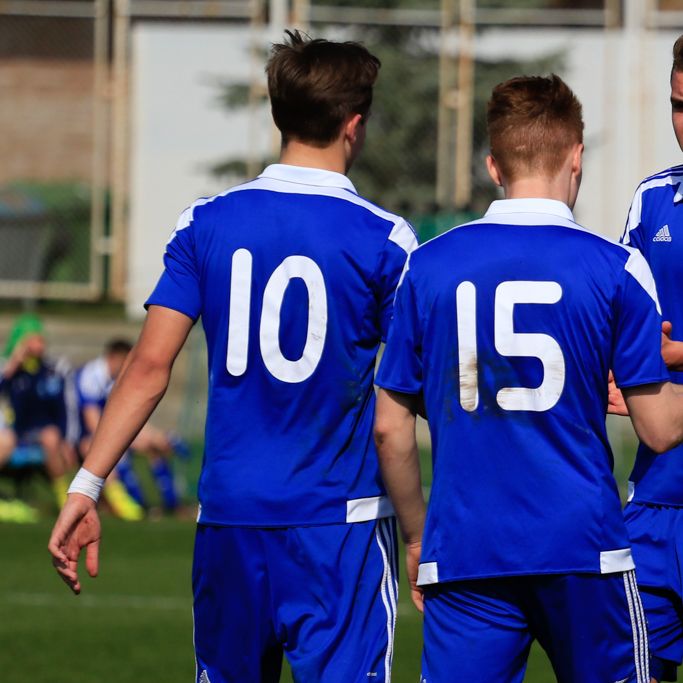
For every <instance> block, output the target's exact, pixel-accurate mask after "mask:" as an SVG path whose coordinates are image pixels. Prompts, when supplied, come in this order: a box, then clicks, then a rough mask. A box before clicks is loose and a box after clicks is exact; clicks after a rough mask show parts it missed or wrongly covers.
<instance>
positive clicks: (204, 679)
mask: <svg viewBox="0 0 683 683" xmlns="http://www.w3.org/2000/svg"><path fill="white" fill-rule="evenodd" d="M199 683H211V681H210V680H209V674H207V673H206V669H204V671H202V675H201V676H200V677H199Z"/></svg>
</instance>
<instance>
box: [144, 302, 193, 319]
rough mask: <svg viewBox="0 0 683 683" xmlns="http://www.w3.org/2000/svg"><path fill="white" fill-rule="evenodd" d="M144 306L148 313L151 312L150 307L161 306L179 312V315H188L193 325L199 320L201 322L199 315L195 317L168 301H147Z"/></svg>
mask: <svg viewBox="0 0 683 683" xmlns="http://www.w3.org/2000/svg"><path fill="white" fill-rule="evenodd" d="M143 305H144V308H145V310H146V311H148V310H149V307H150V306H161V307H162V308H170V309H171V310H172V311H177V312H178V313H182V314H183V315H186V316H187V317H188V318H189V319H190V320H191V321H192V322H193V323H196V322H197V320H199V316H198V315H194V314H193V313H191V312H190V311H188V310H186V309H183V307H182V306H178V305H177V304H170V303H168V302H166V301H155V300H154V299H148V300H147V301H145V303H144V304H143Z"/></svg>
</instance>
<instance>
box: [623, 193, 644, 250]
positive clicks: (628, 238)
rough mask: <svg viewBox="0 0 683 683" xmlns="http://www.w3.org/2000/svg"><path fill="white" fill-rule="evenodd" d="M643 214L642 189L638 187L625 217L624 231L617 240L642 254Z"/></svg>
mask: <svg viewBox="0 0 683 683" xmlns="http://www.w3.org/2000/svg"><path fill="white" fill-rule="evenodd" d="M642 216H643V191H642V189H641V188H640V187H639V188H638V189H637V190H636V193H635V195H634V196H633V200H632V201H631V206H630V207H629V210H628V216H627V217H626V225H625V227H624V232H623V234H622V236H621V239H620V240H619V241H620V242H621V243H622V244H626V245H628V246H629V247H633V248H634V249H637V250H638V251H639V252H641V254H644V253H645V252H644V246H645V241H646V240H645V227H644V226H643V222H642Z"/></svg>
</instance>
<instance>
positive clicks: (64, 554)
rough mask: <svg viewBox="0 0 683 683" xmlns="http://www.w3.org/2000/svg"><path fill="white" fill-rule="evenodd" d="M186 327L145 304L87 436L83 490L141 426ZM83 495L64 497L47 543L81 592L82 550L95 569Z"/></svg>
mask: <svg viewBox="0 0 683 683" xmlns="http://www.w3.org/2000/svg"><path fill="white" fill-rule="evenodd" d="M192 325H193V320H192V319H191V318H189V317H188V316H186V315H184V314H182V313H179V312H177V311H175V310H172V309H170V308H164V307H161V306H150V309H149V313H148V315H147V319H146V320H145V324H144V326H143V328H142V332H141V333H140V338H139V340H138V342H137V344H136V345H135V346H134V347H133V350H132V351H131V352H130V354H129V356H128V359H127V361H126V365H125V366H124V368H123V370H122V372H121V374H120V376H119V379H118V380H117V382H116V385H115V386H114V389H113V390H112V393H111V396H110V397H109V401H108V402H107V406H106V408H105V410H104V412H103V413H102V417H101V419H100V421H99V424H98V425H97V430H96V431H95V434H94V436H93V441H92V445H91V448H90V451H89V452H88V456H87V458H86V460H85V463H84V465H83V470H85V473H84V474H83V477H84V478H83V479H82V480H81V481H82V485H83V487H84V489H83V490H84V491H85V490H87V489H88V487H94V488H97V486H98V485H99V486H101V483H102V482H103V480H104V479H106V477H107V476H108V475H109V473H110V472H111V471H112V469H113V468H114V466H115V465H116V463H117V462H118V460H119V458H120V457H121V455H122V454H123V453H124V452H125V450H126V449H127V448H128V446H129V445H130V443H131V441H132V440H133V439H134V438H135V435H136V434H137V433H138V431H140V429H141V427H142V426H143V425H144V424H145V422H147V420H148V418H149V416H150V415H151V414H152V411H153V410H154V408H155V407H156V406H157V404H158V403H159V401H160V400H161V398H162V396H163V395H164V393H165V391H166V388H167V387H168V382H169V379H170V376H171V369H172V367H173V362H174V361H175V358H176V356H177V355H178V352H179V351H180V349H181V347H182V345H183V344H184V342H185V339H186V338H187V335H188V334H189V332H190V329H191V328H192ZM83 470H82V472H83ZM78 476H82V475H81V473H79V475H77V477H78ZM72 487H73V485H72ZM89 492H90V491H88V493H89ZM88 493H70V494H69V496H68V499H67V502H66V504H65V506H64V508H63V509H62V511H61V513H60V515H59V518H58V519H57V522H56V524H55V527H54V529H53V531H52V536H51V537H50V542H49V544H48V549H49V551H50V553H51V554H52V556H53V564H54V566H55V568H56V569H57V571H58V573H59V574H60V576H61V577H62V579H64V581H65V582H66V584H67V585H68V586H69V587H70V588H71V590H73V592H74V593H79V592H80V589H81V585H80V582H79V579H78V572H77V568H78V557H79V555H80V551H81V549H82V548H84V547H85V548H86V568H87V570H88V573H89V574H90V575H91V576H95V575H96V574H97V568H98V547H99V537H100V527H99V519H98V518H97V513H96V511H95V507H96V499H97V495H95V496H94V497H90V496H89V495H88Z"/></svg>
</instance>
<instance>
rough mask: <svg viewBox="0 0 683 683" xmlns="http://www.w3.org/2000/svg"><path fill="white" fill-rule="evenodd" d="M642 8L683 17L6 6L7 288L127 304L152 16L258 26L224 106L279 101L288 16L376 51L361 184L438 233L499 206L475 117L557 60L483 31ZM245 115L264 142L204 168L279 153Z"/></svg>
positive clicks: (328, 6)
mask: <svg viewBox="0 0 683 683" xmlns="http://www.w3.org/2000/svg"><path fill="white" fill-rule="evenodd" d="M636 11H637V12H638V17H639V18H638V21H640V22H642V23H643V25H644V26H646V27H647V28H649V29H658V28H672V27H680V26H683V1H682V0H623V1H622V0H572V1H571V2H570V1H569V0H478V2H475V0H348V1H347V0H329V2H328V1H326V0H312V1H311V0H0V152H1V158H2V160H3V161H2V163H1V164H0V297H5V298H8V297H11V298H61V299H66V298H72V299H82V300H89V299H96V298H98V297H100V296H102V295H105V294H106V295H108V296H110V297H112V298H114V299H123V298H124V296H125V293H126V286H127V282H128V272H127V270H128V268H130V265H129V263H128V261H127V251H128V249H129V243H130V234H129V215H130V193H131V185H132V183H133V181H132V179H131V141H132V140H136V136H137V135H139V133H140V131H139V130H135V128H134V125H133V123H132V119H131V107H132V106H133V105H134V101H132V92H133V87H132V78H131V73H132V71H131V69H132V61H131V60H132V58H133V57H134V55H133V51H134V35H135V32H136V31H137V30H138V29H139V28H140V27H141V26H145V25H160V24H161V25H171V24H172V25H180V24H183V25H184V24H185V23H186V22H193V23H194V24H196V25H202V26H203V25H205V24H210V25H225V24H230V25H235V26H241V27H243V29H244V31H248V32H250V33H249V35H250V36H252V37H253V39H252V40H251V41H250V42H249V43H248V46H247V49H246V53H245V55H244V58H243V62H242V64H243V69H242V76H241V77H240V78H236V79H233V80H232V81H231V82H226V83H224V84H222V85H221V84H219V85H217V86H216V88H217V102H219V103H221V106H224V107H226V108H230V107H233V108H235V107H236V108H242V109H246V111H248V112H263V110H264V107H265V106H266V104H265V90H264V82H263V75H262V63H263V57H264V49H265V46H266V45H267V43H268V42H269V41H270V40H273V39H277V38H278V37H279V36H281V35H282V30H283V28H284V27H286V26H299V27H302V28H304V29H308V30H310V32H311V33H314V34H316V35H328V36H342V37H347V38H350V39H357V40H361V41H363V42H365V43H366V44H368V45H371V46H372V49H373V51H375V52H376V53H377V54H378V56H379V57H380V58H381V59H382V62H383V69H382V78H381V80H380V82H379V85H378V88H377V93H376V100H375V106H374V107H373V120H372V124H371V125H372V135H370V136H369V140H368V144H367V148H366V150H365V153H364V155H363V157H362V158H361V160H360V161H359V163H358V165H357V167H356V168H354V171H353V175H352V177H353V179H354V180H356V181H357V182H358V184H359V186H360V187H362V188H363V192H364V193H365V194H366V195H368V196H370V197H372V198H373V199H376V200H377V201H379V202H381V203H385V204H387V205H388V206H391V207H392V208H393V209H396V210H399V211H402V212H403V213H405V214H408V215H410V216H411V217H412V218H413V220H415V222H416V223H417V224H418V227H420V229H421V230H422V232H423V235H424V236H429V235H430V234H433V233H434V232H436V231H438V230H439V229H440V226H441V225H442V223H443V224H444V225H445V224H449V223H450V224H452V218H453V216H452V214H453V212H454V211H456V210H458V211H470V210H474V211H476V210H478V209H480V208H481V206H483V205H484V204H485V203H487V202H488V200H489V199H490V195H491V190H490V189H488V184H487V183H486V182H485V180H484V178H483V177H482V175H481V172H480V171H479V170H477V169H479V168H481V164H480V163H477V162H478V160H479V157H480V156H481V155H482V154H483V153H484V152H483V150H484V140H485V131H484V129H483V122H482V121H481V120H480V117H477V116H475V112H476V111H478V110H480V109H481V106H480V105H481V104H482V102H483V98H484V97H485V96H486V93H487V92H488V91H489V90H490V86H491V85H492V84H493V83H494V82H495V81H496V80H500V79H501V78H505V77H506V76H507V75H509V74H511V73H515V72H519V71H520V70H548V69H551V68H554V66H555V65H556V64H557V63H558V62H560V61H561V59H562V55H561V54H552V53H549V54H548V55H547V57H544V58H543V59H541V60H540V61H539V60H538V59H536V60H535V61H534V62H533V63H520V62H514V61H508V62H505V63H500V62H498V63H488V62H485V61H481V60H480V61H479V62H475V58H474V42H475V39H476V36H477V34H478V32H479V31H481V30H482V29H484V28H486V27H493V26H498V27H500V26H535V27H544V26H572V27H583V28H593V29H595V30H610V29H617V28H619V27H622V26H624V25H625V24H628V22H629V21H633V18H632V16H631V15H632V14H633V13H634V12H636ZM475 72H476V78H475V77H474V74H475ZM172 77H173V76H172V75H169V78H172ZM221 88H222V90H221ZM249 118H250V121H251V122H252V123H251V124H250V125H251V126H252V128H253V129H250V132H249V137H250V139H253V140H255V144H253V145H249V146H248V148H247V149H246V151H245V152H243V153H242V154H241V156H240V155H237V156H235V155H234V154H233V155H232V156H231V155H230V154H229V153H227V152H226V154H225V156H224V157H223V158H221V157H220V155H217V156H216V157H215V158H213V159H206V168H205V169H204V170H202V172H205V173H206V174H207V176H212V177H213V178H214V179H216V178H218V179H219V180H221V174H223V176H224V180H225V181H226V182H227V181H229V180H234V179H235V178H236V177H239V175H240V173H242V174H243V175H246V174H248V173H253V172H254V171H255V170H256V169H257V167H258V166H260V165H261V164H262V163H264V162H265V161H267V160H268V157H269V156H271V157H272V156H273V155H274V154H275V144H274V143H275V142H276V140H277V138H276V136H274V135H273V134H272V130H271V129H269V127H268V126H267V125H266V126H265V130H264V125H263V117H262V116H257V115H254V116H250V117H249ZM264 138H268V140H269V142H268V144H264V143H263V139H264ZM256 143H258V144H256ZM169 144H174V142H173V141H169ZM264 150H265V151H264Z"/></svg>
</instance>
